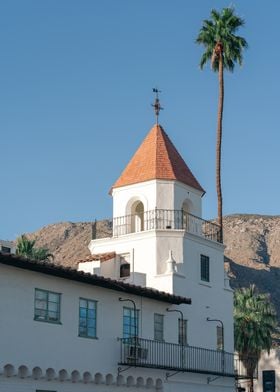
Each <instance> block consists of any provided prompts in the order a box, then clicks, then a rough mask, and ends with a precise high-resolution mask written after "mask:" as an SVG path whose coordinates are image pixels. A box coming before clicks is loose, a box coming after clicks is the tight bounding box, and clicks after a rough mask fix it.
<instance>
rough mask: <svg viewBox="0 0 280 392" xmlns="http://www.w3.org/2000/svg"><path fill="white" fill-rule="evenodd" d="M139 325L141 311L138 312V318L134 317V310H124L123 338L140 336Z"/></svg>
mask: <svg viewBox="0 0 280 392" xmlns="http://www.w3.org/2000/svg"><path fill="white" fill-rule="evenodd" d="M138 325H139V311H138V310H137V311H136V317H135V316H134V309H132V308H126V307H124V308H123V337H124V338H129V337H132V336H135V335H136V336H138Z"/></svg>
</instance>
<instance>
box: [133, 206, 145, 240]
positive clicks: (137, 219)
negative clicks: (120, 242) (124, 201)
mask: <svg viewBox="0 0 280 392" xmlns="http://www.w3.org/2000/svg"><path fill="white" fill-rule="evenodd" d="M143 230H144V205H143V203H142V202H141V201H136V202H134V203H133V204H132V206H131V233H135V232H138V231H143Z"/></svg>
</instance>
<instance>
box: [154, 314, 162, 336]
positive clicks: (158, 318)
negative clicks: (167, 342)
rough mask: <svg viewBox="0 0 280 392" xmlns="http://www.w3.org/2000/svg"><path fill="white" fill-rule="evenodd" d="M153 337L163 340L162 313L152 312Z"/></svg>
mask: <svg viewBox="0 0 280 392" xmlns="http://www.w3.org/2000/svg"><path fill="white" fill-rule="evenodd" d="M154 339H155V340H163V315H162V314H157V313H155V314H154Z"/></svg>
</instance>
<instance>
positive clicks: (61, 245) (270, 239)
mask: <svg viewBox="0 0 280 392" xmlns="http://www.w3.org/2000/svg"><path fill="white" fill-rule="evenodd" d="M92 227H93V222H81V223H71V222H63V223H57V224H52V225H48V226H46V227H43V228H42V229H40V230H38V231H36V232H34V233H31V234H29V235H28V236H29V237H30V238H36V246H40V247H46V248H48V249H49V250H50V251H51V253H53V255H54V257H55V262H56V263H58V264H63V265H66V266H73V267H75V266H76V264H77V262H78V261H79V260H81V259H85V258H86V257H87V256H88V255H89V250H88V248H87V245H88V243H89V241H90V240H91V238H92ZM111 230H112V228H111V223H110V222H109V221H107V220H104V221H100V222H97V227H96V236H97V238H101V237H106V236H108V235H110V233H111ZM224 238H225V245H226V251H225V255H226V264H227V267H228V269H229V274H230V277H231V285H232V287H244V286H248V285H249V284H250V283H255V284H256V285H257V286H258V288H259V289H260V291H262V292H269V293H270V294H271V298H272V301H273V302H274V304H275V306H276V308H277V310H278V314H279V319H280V284H279V282H280V216H265V215H241V214H240V215H231V216H227V217H225V218H224Z"/></svg>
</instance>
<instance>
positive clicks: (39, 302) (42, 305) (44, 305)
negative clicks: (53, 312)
mask: <svg viewBox="0 0 280 392" xmlns="http://www.w3.org/2000/svg"><path fill="white" fill-rule="evenodd" d="M35 308H36V309H45V310H46V309H47V302H46V301H42V300H40V299H36V301H35Z"/></svg>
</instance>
